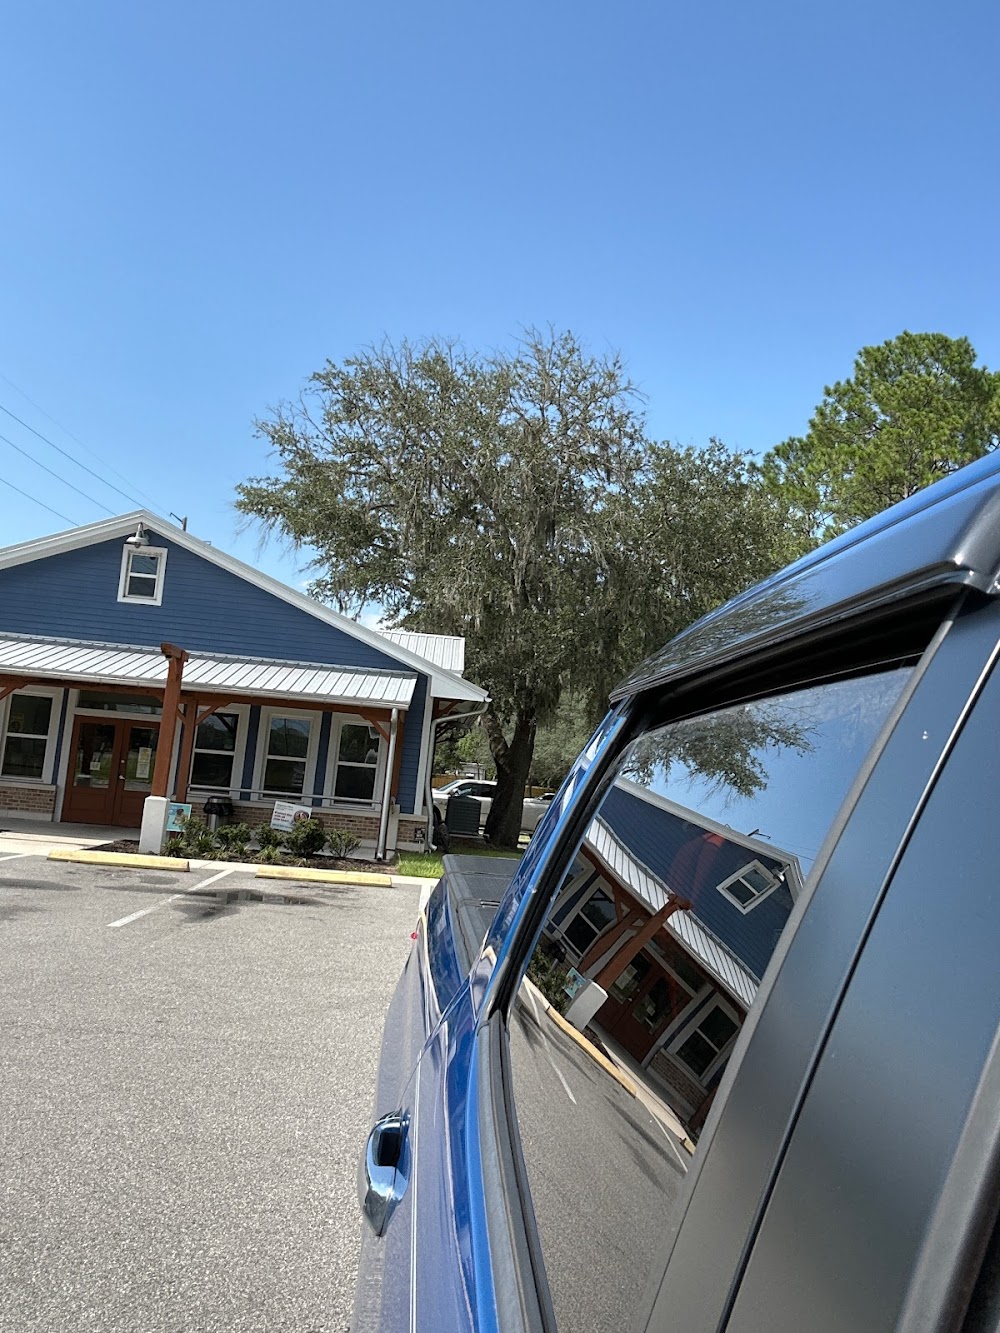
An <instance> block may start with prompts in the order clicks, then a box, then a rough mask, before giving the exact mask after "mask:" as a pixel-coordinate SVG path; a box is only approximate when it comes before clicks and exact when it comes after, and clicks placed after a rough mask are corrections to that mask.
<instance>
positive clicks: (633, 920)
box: [576, 912, 642, 975]
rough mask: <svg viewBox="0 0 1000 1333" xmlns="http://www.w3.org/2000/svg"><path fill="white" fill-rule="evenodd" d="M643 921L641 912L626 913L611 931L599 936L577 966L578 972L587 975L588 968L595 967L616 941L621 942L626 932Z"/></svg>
mask: <svg viewBox="0 0 1000 1333" xmlns="http://www.w3.org/2000/svg"><path fill="white" fill-rule="evenodd" d="M641 920H642V914H641V913H640V912H626V913H625V915H624V916H623V917H622V919H621V920H620V921H616V922H615V924H614V925H613V926H612V927H611V929H610V930H609V931H608V932H607V933H606V934H604V935H598V937H597V939H596V940H594V942H593V944H592V945H591V946H590V948H589V949H588V950H587V952H586V953H585V954H584V955H583V957H582V958H581V959H580V961H579V962H578V963H577V965H576V970H577V971H578V972H582V973H583V974H584V975H586V972H587V968H588V967H593V965H594V964H595V963H596V962H597V960H598V958H603V957H604V955H605V954H606V953H607V951H608V949H609V948H610V947H611V945H612V944H614V943H615V941H616V940H620V939H621V937H622V936H623V935H624V934H625V932H626V930H631V929H632V927H633V926H637V925H638V924H639V923H640V921H641Z"/></svg>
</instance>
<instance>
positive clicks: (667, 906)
mask: <svg viewBox="0 0 1000 1333" xmlns="http://www.w3.org/2000/svg"><path fill="white" fill-rule="evenodd" d="M910 670H911V668H910V667H908V666H904V667H900V668H898V669H895V670H888V671H885V672H883V673H881V674H878V675H872V676H868V677H856V678H854V679H851V680H840V681H835V682H831V683H830V684H826V685H820V686H816V687H813V688H811V689H807V690H799V691H796V692H793V693H789V694H787V695H783V696H778V697H775V698H773V699H769V700H762V701H759V702H756V703H750V704H744V705H739V706H737V707H733V708H728V709H722V710H719V711H717V712H715V713H710V714H707V715H703V716H701V717H696V718H692V719H688V720H685V721H683V722H678V723H672V724H669V725H667V726H663V727H660V728H658V729H656V730H653V731H651V732H649V733H648V734H647V735H645V736H644V737H642V738H641V740H639V741H638V742H637V743H636V744H635V745H634V746H632V747H631V748H630V750H629V751H627V752H626V754H625V755H624V756H623V758H622V761H621V763H620V766H619V774H618V777H617V779H616V780H615V781H614V782H613V784H612V785H611V787H610V788H609V789H608V791H607V794H606V795H605V797H604V799H603V800H602V802H601V805H600V808H599V809H598V811H597V812H596V814H595V818H594V819H593V820H592V822H591V823H590V825H589V827H588V830H587V834H586V837H585V839H584V846H583V848H582V849H581V851H580V852H578V853H577V852H574V854H573V855H572V857H571V858H570V859H569V861H568V864H567V873H568V871H569V870H570V869H572V868H573V865H574V863H575V865H576V866H577V867H580V866H582V865H584V864H585V865H586V866H587V868H588V878H587V880H586V883H587V886H588V887H587V890H586V893H585V894H582V895H581V894H580V892H579V890H580V887H581V885H580V881H576V882H575V883H572V882H569V883H568V882H567V879H566V875H565V873H564V874H562V875H560V877H559V881H560V884H561V886H562V893H561V896H560V897H557V898H556V899H555V900H554V903H553V910H552V913H551V915H550V917H549V919H548V921H547V922H546V923H545V924H544V925H543V927H542V931H541V935H540V938H539V944H538V949H537V952H536V954H535V956H534V958H533V959H532V962H531V976H532V978H533V982H532V983H530V984H529V983H528V982H527V981H526V982H525V983H523V984H522V987H521V989H520V991H519V993H518V996H517V998H516V999H515V1002H514V1004H513V1007H512V1009H511V1012H510V1015H509V1060H510V1065H511V1071H510V1073H511V1085H512V1087H513V1103H514V1104H513V1119H514V1121H515V1123H516V1126H517V1130H518V1135H519V1140H520V1149H521V1153H522V1156H523V1158H524V1166H525V1174H526V1179H527V1185H528V1189H529V1192H530V1195H531V1203H532V1206H533V1211H534V1218H535V1222H536V1224H537V1230H538V1240H539V1245H540V1251H541V1256H542V1264H543V1267H544V1270H545V1276H546V1278H547V1281H548V1286H549V1291H550V1294H551V1297H552V1303H553V1307H554V1310H555V1314H556V1322H557V1325H558V1327H559V1329H560V1330H561V1333H566V1330H570V1329H576V1328H583V1327H587V1328H628V1327H630V1326H631V1325H632V1323H633V1320H634V1316H635V1314H636V1307H637V1304H638V1300H639V1295H640V1293H641V1291H642V1289H643V1287H644V1285H645V1283H646V1281H647V1279H648V1278H649V1276H650V1270H651V1269H652V1268H653V1266H654V1265H656V1264H657V1263H659V1262H660V1257H661V1244H662V1237H663V1236H664V1234H665V1233H666V1232H667V1231H669V1227H670V1213H671V1210H672V1207H673V1204H674V1201H675V1199H676V1198H677V1196H678V1192H679V1190H680V1187H681V1184H682V1181H683V1179H684V1176H685V1174H686V1171H687V1169H688V1167H689V1165H690V1162H691V1158H692V1151H693V1146H692V1145H694V1144H696V1143H697V1140H698V1137H699V1134H700V1131H701V1128H702V1126H703V1124H704V1122H705V1117H706V1116H707V1114H708V1109H709V1107H710V1106H711V1105H712V1103H713V1099H714V1098H715V1096H716V1093H717V1091H718V1088H719V1086H720V1081H721V1079H722V1076H723V1073H724V1071H725V1068H726V1065H727V1063H728V1061H729V1060H730V1058H731V1055H732V1051H733V1048H734V1046H735V1044H736V1040H737V1037H738V1035H739V1031H740V1028H741V1026H742V1024H743V1022H744V1021H745V1018H746V1015H747V1012H748V1011H749V1010H750V1009H751V1008H752V1007H753V1004H754V1002H755V999H756V996H757V993H758V990H759V988H760V983H761V978H762V977H763V975H764V972H765V970H766V968H767V966H768V962H769V960H770V958H771V955H772V953H773V952H774V949H775V947H776V945H777V942H778V940H779V938H780V937H781V936H782V933H783V931H784V930H785V927H786V925H787V922H788V920H789V918H790V916H791V913H792V907H793V903H794V899H795V897H797V896H798V894H799V893H800V892H801V888H802V884H803V881H804V880H805V877H806V876H807V874H808V872H809V870H810V868H811V866H812V862H813V859H814V857H815V855H816V852H817V850H818V848H819V846H820V845H821V843H822V841H823V839H824V837H825V836H826V832H827V830H828V829H829V827H830V824H831V823H832V821H833V819H834V818H835V816H836V813H837V810H838V808H839V806H840V804H841V802H842V801H843V800H844V797H845V796H846V795H847V792H848V790H849V788H850V786H851V784H852V782H853V781H854V779H855V777H856V775H857V773H858V771H859V770H860V769H861V767H862V766H863V764H864V762H865V760H866V758H867V757H868V754H869V751H870V750H871V747H872V745H873V744H874V743H875V741H876V739H877V737H878V735H879V732H880V730H881V729H882V726H883V724H884V722H885V720H886V718H887V716H888V714H889V712H890V710H891V709H892V707H893V705H894V703H895V702H896V700H897V699H898V697H899V693H900V691H901V690H902V689H903V687H904V685H905V683H906V682H907V680H908V679H909V675H910ZM616 900H617V903H618V911H619V913H622V914H624V916H623V921H624V920H625V919H627V922H628V924H627V926H624V928H621V929H619V928H618V924H617V923H616V910H615V902H616ZM734 906H735V907H738V908H739V910H738V911H736V910H734ZM605 930H606V931H607V945H606V947H605V948H602V947H601V944H600V943H598V945H597V947H596V948H595V949H591V946H592V945H593V943H594V941H595V940H596V939H597V937H598V935H599V934H600V933H601V932H602V931H605ZM588 951H589V952H588ZM594 954H597V955H599V956H598V957H597V958H596V959H595V958H593V955H594ZM571 960H575V962H576V966H577V968H578V969H579V968H580V965H581V964H583V965H584V966H583V969H582V970H583V971H584V972H585V973H586V975H587V977H588V979H589V980H590V981H591V982H594V983H595V984H596V985H597V986H598V987H600V991H603V992H604V993H605V994H606V996H607V999H606V1000H605V1002H604V1003H603V1004H602V1005H600V1006H599V1007H598V1009H597V1011H596V1013H594V1014H593V1017H591V1018H590V1019H589V1021H588V1022H587V1023H586V1025H585V1030H584V1032H583V1033H577V1038H578V1039H577V1040H574V1039H573V1038H571V1037H569V1036H568V1035H567V1034H566V1031H565V1030H564V1027H563V1026H561V1025H560V1024H559V1023H557V1022H555V1021H553V1019H552V1018H551V1017H550V1013H551V1010H553V1009H554V1010H556V1011H558V1012H559V1013H562V1014H566V1013H567V1010H568V1013H569V1021H570V1023H571V1024H572V1022H573V1011H572V1009H571V1008H569V1006H570V1003H571V1002H570V1001H569V999H568V997H567V994H566V992H565V991H564V989H563V987H564V984H565V977H566V972H567V970H568V968H569V966H570V965H571ZM600 991H598V992H596V995H597V998H598V999H599V998H600ZM585 994H586V992H584V995H585ZM591 994H592V995H593V994H594V992H593V991H592V990H591ZM580 998H581V999H582V998H583V996H581V997H580ZM572 1003H574V1004H575V1003H578V1001H577V1000H574V1001H573V1002H572ZM546 1004H547V1005H548V1006H549V1008H546ZM602 1056H608V1057H610V1058H611V1059H612V1060H617V1061H619V1062H621V1063H622V1064H624V1065H625V1067H626V1070H627V1072H628V1076H629V1077H630V1078H631V1079H633V1080H634V1081H636V1082H638V1083H639V1085H640V1088H641V1091H642V1093H643V1095H642V1096H640V1097H639V1098H638V1099H636V1098H633V1097H631V1096H630V1095H629V1094H628V1093H627V1092H625V1090H624V1089H623V1088H622V1087H621V1085H620V1084H619V1083H618V1082H616V1080H615V1079H613V1078H612V1077H611V1076H610V1075H608V1074H607V1073H606V1072H605V1067H604V1065H603V1064H602V1062H601V1057H602ZM646 1094H648V1095H646ZM581 1180H588V1181H591V1182H593V1188H592V1192H591V1194H590V1195H589V1196H588V1195H587V1194H586V1193H581V1188H580V1181H581ZM588 1198H589V1199H590V1200H591V1201H592V1202H588ZM567 1199H574V1200H576V1201H577V1205H576V1207H577V1212H576V1214H575V1216H576V1221H575V1223H574V1225H573V1227H572V1228H568V1227H567V1226H566V1200H567ZM651 1219H655V1225H651Z"/></svg>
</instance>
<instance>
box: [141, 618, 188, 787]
mask: <svg viewBox="0 0 1000 1333" xmlns="http://www.w3.org/2000/svg"><path fill="white" fill-rule="evenodd" d="M160 652H161V653H162V654H163V656H164V657H165V658H166V659H167V663H168V665H167V683H166V686H165V687H164V690H163V712H162V714H161V717H160V736H159V743H158V744H157V747H156V766H155V767H154V769H153V786H152V790H151V792H150V795H151V796H164V797H165V796H166V795H167V788H168V787H169V785H170V767H171V763H172V761H173V757H174V731H175V729H176V727H177V711H178V706H179V704H180V701H181V678H182V676H183V675H184V663H185V662H186V661H187V656H188V655H187V653H186V652H185V651H184V649H183V648H178V647H176V646H175V645H174V644H172V643H161V644H160Z"/></svg>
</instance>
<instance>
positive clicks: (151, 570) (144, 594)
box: [118, 544, 167, 606]
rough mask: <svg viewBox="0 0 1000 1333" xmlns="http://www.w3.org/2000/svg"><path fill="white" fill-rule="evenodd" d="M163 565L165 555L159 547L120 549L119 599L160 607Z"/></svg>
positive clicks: (165, 562) (164, 566)
mask: <svg viewBox="0 0 1000 1333" xmlns="http://www.w3.org/2000/svg"><path fill="white" fill-rule="evenodd" d="M166 564H167V553H166V551H165V550H164V549H163V548H162V547H158V546H135V545H132V546H130V545H128V544H126V545H125V547H124V548H123V550H122V570H121V578H120V579H119V582H118V600H119V601H120V602H137V603H139V602H141V603H144V604H145V605H146V606H159V605H160V603H161V602H162V601H163V574H164V570H165V569H166Z"/></svg>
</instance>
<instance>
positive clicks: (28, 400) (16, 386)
mask: <svg viewBox="0 0 1000 1333" xmlns="http://www.w3.org/2000/svg"><path fill="white" fill-rule="evenodd" d="M0 380H3V382H4V383H5V384H9V385H10V387H11V388H12V389H13V390H14V392H15V393H19V394H20V395H21V397H22V398H23V399H24V401H25V402H26V403H30V404H31V406H32V407H33V408H34V409H35V411H36V412H41V414H42V416H43V417H44V418H45V419H46V421H51V422H52V424H53V426H58V427H59V429H60V430H61V431H62V432H63V434H64V435H68V436H69V438H70V439H71V440H73V441H74V443H76V444H78V445H79V446H80V448H81V449H82V450H83V451H84V453H87V454H90V456H91V458H96V459H97V461H98V462H99V463H100V464H101V466H102V467H105V468H107V470H108V471H109V472H110V473H112V474H113V475H114V476H116V477H118V478H119V480H120V481H124V482H128V478H127V477H126V476H124V475H123V474H122V473H121V472H119V471H118V469H117V468H113V467H112V466H111V464H110V463H109V462H107V460H106V459H104V458H102V457H101V455H100V454H99V453H97V452H96V451H95V450H94V449H91V447H90V446H89V445H88V444H84V442H83V440H81V439H80V437H79V435H74V434H73V432H72V431H71V430H70V429H69V428H68V427H67V426H64V425H63V424H62V422H61V421H57V420H56V419H55V417H54V416H53V415H52V413H51V412H46V410H45V408H44V407H42V406H41V404H40V403H36V402H35V400H34V398H32V397H31V395H30V394H27V393H25V391H24V390H23V389H22V388H21V386H20V385H19V384H15V383H14V381H13V380H12V379H11V378H10V376H9V375H5V374H4V373H3V372H2V371H0ZM135 489H136V490H137V491H138V493H139V494H140V495H142V496H144V497H145V499H146V501H147V502H148V503H149V504H151V505H152V506H153V508H154V509H159V507H160V506H159V504H158V502H157V501H156V500H154V499H153V497H152V496H151V495H147V494H146V492H145V491H143V490H140V488H139V487H138V486H136V488H135ZM122 493H123V492H119V494H122ZM127 498H131V497H127ZM133 503H134V501H133Z"/></svg>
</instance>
